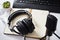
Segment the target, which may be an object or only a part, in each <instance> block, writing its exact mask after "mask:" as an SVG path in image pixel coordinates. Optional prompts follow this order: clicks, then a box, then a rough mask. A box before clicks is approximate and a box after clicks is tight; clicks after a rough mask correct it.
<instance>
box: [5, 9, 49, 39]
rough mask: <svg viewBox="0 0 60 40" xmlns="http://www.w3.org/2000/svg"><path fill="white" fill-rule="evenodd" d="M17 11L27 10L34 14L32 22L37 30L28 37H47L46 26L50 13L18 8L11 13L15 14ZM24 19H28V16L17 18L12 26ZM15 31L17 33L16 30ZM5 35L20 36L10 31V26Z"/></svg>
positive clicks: (6, 28) (7, 27)
mask: <svg viewBox="0 0 60 40" xmlns="http://www.w3.org/2000/svg"><path fill="white" fill-rule="evenodd" d="M16 10H27V11H29V12H31V14H32V22H33V24H34V26H35V29H34V31H33V32H32V33H29V34H27V35H26V37H31V38H42V37H44V36H45V35H46V27H45V24H46V19H47V15H48V14H49V11H47V10H37V9H17V8H14V9H13V10H12V12H11V13H13V12H14V11H16ZM24 18H27V15H21V16H17V17H16V18H15V19H14V20H12V22H11V25H12V26H13V25H15V24H16V22H17V21H19V20H20V21H21V20H23V19H24ZM15 30H16V31H17V29H16V28H15ZM4 34H6V35H17V36H19V34H16V33H15V32H11V31H10V29H9V25H8V24H6V27H5V29H4Z"/></svg>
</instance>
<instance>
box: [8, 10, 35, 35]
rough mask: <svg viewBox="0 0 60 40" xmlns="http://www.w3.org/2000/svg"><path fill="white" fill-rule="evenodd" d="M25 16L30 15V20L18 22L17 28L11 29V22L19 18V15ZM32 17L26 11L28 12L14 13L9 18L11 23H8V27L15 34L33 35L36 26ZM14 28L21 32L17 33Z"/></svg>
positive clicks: (19, 11)
mask: <svg viewBox="0 0 60 40" xmlns="http://www.w3.org/2000/svg"><path fill="white" fill-rule="evenodd" d="M23 14H26V15H28V18H25V19H23V20H22V21H18V22H17V23H16V25H15V26H13V27H10V25H11V21H12V20H13V19H14V18H15V17H17V16H19V15H23ZM31 17H32V15H31V13H29V12H28V11H26V10H18V11H15V12H13V13H12V14H11V15H10V16H9V17H8V21H9V22H8V25H9V28H10V30H11V31H12V32H15V33H17V34H21V35H26V34H28V33H32V32H33V31H34V29H35V27H34V24H33V23H32V18H31ZM14 27H16V28H17V30H18V31H19V32H17V31H16V30H15V29H14Z"/></svg>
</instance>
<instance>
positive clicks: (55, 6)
mask: <svg viewBox="0 0 60 40" xmlns="http://www.w3.org/2000/svg"><path fill="white" fill-rule="evenodd" d="M13 8H33V9H43V10H49V11H52V12H60V11H59V9H60V1H59V0H16V1H15V2H14V4H13ZM57 10H58V11H57Z"/></svg>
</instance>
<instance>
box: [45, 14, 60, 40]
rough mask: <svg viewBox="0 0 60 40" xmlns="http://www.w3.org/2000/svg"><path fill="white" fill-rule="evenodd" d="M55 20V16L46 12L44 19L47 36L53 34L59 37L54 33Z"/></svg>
mask: <svg viewBox="0 0 60 40" xmlns="http://www.w3.org/2000/svg"><path fill="white" fill-rule="evenodd" d="M57 21H58V19H57V18H56V17H55V16H53V15H51V14H48V16H47V21H46V28H47V36H52V34H55V35H56V36H57V37H58V38H59V39H60V37H59V36H58V35H57V34H56V33H54V32H55V30H56V26H57Z"/></svg>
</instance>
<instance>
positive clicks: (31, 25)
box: [22, 19, 35, 33]
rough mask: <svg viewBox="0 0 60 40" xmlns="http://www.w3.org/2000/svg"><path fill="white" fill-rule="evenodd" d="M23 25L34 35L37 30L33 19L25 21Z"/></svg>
mask: <svg viewBox="0 0 60 40" xmlns="http://www.w3.org/2000/svg"><path fill="white" fill-rule="evenodd" d="M22 23H23V24H24V25H25V27H26V28H27V30H28V32H29V33H32V32H33V30H34V29H35V27H34V25H33V23H32V20H31V19H23V20H22Z"/></svg>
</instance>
